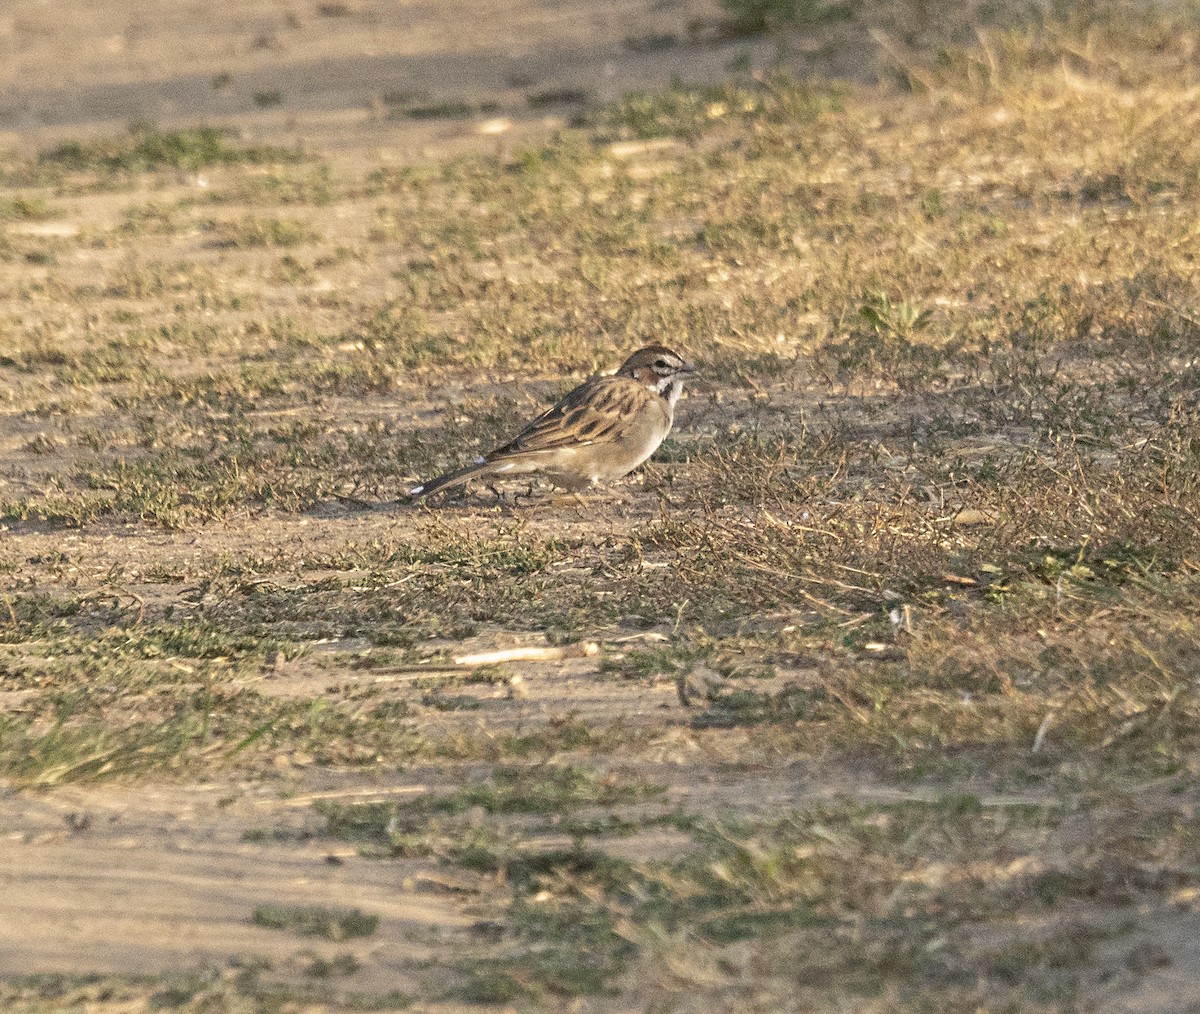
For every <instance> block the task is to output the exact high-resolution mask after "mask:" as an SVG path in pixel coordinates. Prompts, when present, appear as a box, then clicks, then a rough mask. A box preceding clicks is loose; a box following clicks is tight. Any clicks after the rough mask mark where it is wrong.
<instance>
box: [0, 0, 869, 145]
mask: <svg viewBox="0 0 1200 1014" xmlns="http://www.w3.org/2000/svg"><path fill="white" fill-rule="evenodd" d="M322 11H325V12H327V13H324V14H322V13H321V12H322ZM718 15H719V8H718V7H717V5H716V4H714V3H706V2H703V0H676V2H670V3H649V2H645V0H615V2H610V3H603V4H595V3H586V2H579V0H569V2H564V3H537V2H530V0H499V2H495V3H488V4H487V5H486V7H484V8H481V9H480V10H479V11H477V12H475V13H474V14H473V16H471V17H464V16H463V7H462V6H461V5H459V4H454V3H450V2H440V0H433V2H414V3H408V2H406V3H389V2H386V0H363V2H359V0H354V2H352V3H346V4H340V3H334V4H292V3H282V2H273V0H263V2H258V0H253V2H250V3H246V4H240V5H239V6H238V11H237V13H236V14H231V13H229V12H227V11H225V10H223V9H222V8H220V7H219V6H214V5H212V4H206V3H182V4H174V5H172V6H171V8H170V10H169V12H168V11H167V10H166V9H165V8H163V6H162V5H161V4H155V3H152V2H144V3H120V2H105V3H97V4H71V5H68V6H67V7H65V8H64V7H63V6H62V5H59V4H54V3H52V2H49V0H46V2H41V0H16V2H14V3H12V4H8V5H6V7H5V10H4V12H3V14H2V15H0V75H2V76H0V94H2V95H3V99H2V100H0V101H2V105H0V145H4V146H12V147H15V148H18V149H23V150H38V149H41V148H44V147H46V146H47V145H49V144H51V143H53V142H54V141H57V140H59V139H62V138H69V139H72V140H74V139H79V138H86V137H90V136H106V135H110V134H113V133H115V132H120V131H122V130H124V129H125V128H126V127H128V126H129V124H131V123H137V122H145V121H149V122H153V123H156V124H158V125H160V126H162V127H170V126H174V125H180V124H186V125H195V124H196V123H208V124H211V125H215V126H228V127H234V128H236V129H238V130H239V131H241V132H242V134H243V136H244V137H245V138H246V139H247V140H253V141H265V142H270V143H276V144H287V145H303V146H307V147H309V148H311V149H312V150H314V151H318V152H321V153H322V154H323V155H331V156H334V157H337V156H338V155H339V154H346V155H348V156H349V155H358V156H359V157H366V158H369V159H371V160H372V162H373V163H379V162H382V163H384V164H386V163H388V162H409V161H413V160H414V159H415V160H422V159H431V158H436V157H440V156H444V155H446V154H451V153H455V152H460V151H466V150H478V149H479V148H484V149H494V148H495V146H496V144H497V143H498V142H499V143H501V144H506V145H507V144H511V145H516V146H520V145H521V144H524V143H526V142H527V141H529V140H530V139H534V138H537V137H539V136H544V134H545V132H546V131H547V130H553V129H554V128H555V127H558V126H561V125H562V124H563V123H564V122H566V121H567V119H569V118H570V116H571V115H572V113H573V109H572V103H571V102H570V101H567V102H565V103H563V102H559V103H548V104H547V105H546V107H544V108H536V107H531V106H530V104H529V102H528V101H527V97H528V96H529V95H531V94H533V95H538V94H549V93H554V92H559V93H563V92H571V91H574V92H577V93H583V94H584V95H586V96H588V97H590V98H591V99H593V100H595V101H599V102H606V101H612V100H613V99H616V98H618V97H620V96H621V95H624V94H625V93H627V92H630V91H636V90H640V89H658V88H662V87H665V86H666V85H667V84H669V83H670V81H671V80H672V79H673V78H678V79H680V80H683V81H686V82H688V83H703V82H710V81H719V80H721V79H722V78H723V77H724V76H725V75H726V73H727V70H726V67H727V64H728V63H729V61H730V59H731V58H733V57H734V56H735V55H737V54H739V53H744V52H749V53H750V54H751V55H752V57H753V58H757V59H761V58H762V57H764V56H765V55H767V54H769V53H770V51H771V46H772V44H771V43H770V42H768V41H763V40H745V39H742V40H737V41H731V42H728V43H720V42H704V43H703V44H697V45H687V44H680V45H675V46H672V47H670V48H667V49H657V50H655V51H653V52H644V53H638V52H635V51H633V50H631V48H630V47H629V46H628V45H626V44H625V40H627V39H633V40H637V39H641V38H651V37H655V36H673V37H674V38H675V39H677V40H679V41H680V43H685V42H686V41H687V40H689V38H693V37H696V35H697V33H699V34H700V36H701V37H703V36H711V35H712V34H713V32H714V30H715V26H716V25H717V23H718V20H719V19H718ZM839 59H840V60H844V61H845V63H844V66H843V67H842V68H836V67H835V68H834V69H835V70H837V69H842V70H845V69H849V68H850V67H852V66H854V65H855V64H854V63H853V61H852V58H851V56H850V54H848V53H845V52H843V53H842V55H841V56H840V57H839ZM222 76H227V78H228V82H227V83H225V84H218V85H217V86H215V87H214V82H215V81H219V80H221V78H222ZM405 95H411V96H414V97H416V96H420V97H422V101H424V102H425V103H427V104H428V103H434V102H466V103H471V104H474V105H476V106H479V105H483V106H488V107H489V108H488V109H487V111H486V112H484V113H480V114H478V115H474V116H471V117H470V118H468V119H465V120H461V121H460V120H453V121H450V122H446V121H444V120H438V119H432V120H413V119H409V118H406V117H403V116H401V117H390V116H389V115H388V107H389V104H394V102H395V97H397V96H405ZM255 96H259V97H260V98H259V100H258V102H257V103H256V100H255ZM262 96H277V97H278V99H279V102H278V104H277V105H272V104H270V100H264V99H263V98H262ZM264 101H266V102H267V106H266V108H264V107H263V105H262V103H263V102H264Z"/></svg>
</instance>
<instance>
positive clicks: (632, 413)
mask: <svg viewBox="0 0 1200 1014" xmlns="http://www.w3.org/2000/svg"><path fill="white" fill-rule="evenodd" d="M695 372H696V365H695V363H693V362H691V361H690V360H687V359H684V358H683V356H681V355H680V354H679V353H678V352H675V351H673V350H671V349H669V348H667V347H666V346H665V345H647V346H646V347H645V348H642V349H638V350H637V351H636V352H635V353H633V355H631V356H630V357H629V358H628V359H626V360H625V362H624V363H622V364H621V367H620V369H618V370H617V372H616V373H613V374H611V375H609V376H599V377H592V378H591V379H590V380H586V381H584V382H583V383H582V384H580V385H579V386H578V387H577V388H575V390H573V391H571V392H570V394H568V395H567V396H566V397H565V398H563V400H562V401H560V402H559V403H558V404H557V405H555V406H554V407H553V408H551V409H548V410H547V411H545V412H543V413H542V414H541V415H540V416H538V417H537V418H536V419H534V420H533V422H531V423H530V424H529V425H528V426H526V427H525V428H524V429H523V430H521V432H520V433H518V434H517V436H516V437H514V438H513V439H512V440H510V441H509V442H508V443H506V444H502V445H501V446H499V447H497V448H496V449H495V450H494V451H492V452H490V453H489V454H486V455H485V456H484V457H482V458H479V459H478V460H477V461H476V462H475V463H474V464H473V465H468V466H467V467H466V468H460V469H458V470H457V471H454V472H448V473H447V474H446V475H441V476H438V477H437V478H436V479H430V480H429V481H428V482H425V483H422V484H421V485H419V486H414V487H413V488H412V489H410V490H409V491H408V495H409V496H410V497H412V498H413V499H421V500H423V499H424V498H426V497H429V496H432V495H433V494H434V493H438V492H441V491H442V490H445V489H452V488H453V487H455V486H461V485H462V484H463V483H466V482H469V481H470V480H471V479H478V478H483V477H485V476H497V477H500V478H507V477H509V476H515V475H527V474H530V473H533V472H536V473H539V474H541V475H542V476H544V477H545V478H546V479H548V480H550V482H552V483H553V484H554V485H556V486H559V487H562V488H564V489H568V490H574V491H579V490H582V489H586V488H588V487H589V486H599V485H601V484H603V483H607V482H611V481H613V480H614V479H619V478H621V477H622V476H624V475H628V474H629V473H630V472H632V471H633V470H634V469H635V468H637V467H638V465H640V464H642V463H643V462H644V461H645V460H646V459H647V458H649V457H650V455H652V454H653V453H654V452H655V451H656V450H658V445H659V444H661V443H662V442H663V440H664V439H665V438H666V435H667V434H668V433H669V432H670V431H671V424H672V423H673V422H674V421H675V403H676V402H677V401H679V395H680V394H681V393H682V391H683V382H684V380H685V379H686V378H687V377H688V376H690V375H691V374H692V373H695Z"/></svg>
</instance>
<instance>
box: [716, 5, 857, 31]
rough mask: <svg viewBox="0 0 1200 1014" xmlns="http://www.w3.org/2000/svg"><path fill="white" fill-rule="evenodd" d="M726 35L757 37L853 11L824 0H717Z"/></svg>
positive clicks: (851, 7) (847, 7)
mask: <svg viewBox="0 0 1200 1014" xmlns="http://www.w3.org/2000/svg"><path fill="white" fill-rule="evenodd" d="M721 6H722V7H723V8H724V9H725V12H726V15H727V19H726V21H725V25H724V27H725V30H726V31H727V32H728V33H729V34H730V35H758V34H760V33H762V32H766V31H779V30H781V29H784V28H790V27H793V26H797V25H817V24H820V23H821V22H824V21H831V20H835V19H841V18H846V17H848V16H849V15H850V13H851V11H852V10H853V6H852V5H851V4H849V3H829V2H827V0H721Z"/></svg>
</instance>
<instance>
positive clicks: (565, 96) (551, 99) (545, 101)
mask: <svg viewBox="0 0 1200 1014" xmlns="http://www.w3.org/2000/svg"><path fill="white" fill-rule="evenodd" d="M591 97H592V96H591V94H590V93H589V92H586V91H584V90H583V89H582V88H547V89H545V90H543V91H540V92H533V93H532V94H530V95H527V96H525V101H526V103H527V104H528V105H529V108H530V109H543V108H545V107H546V106H566V105H576V104H581V103H585V102H588V101H590V100H591Z"/></svg>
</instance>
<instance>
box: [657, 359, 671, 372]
mask: <svg viewBox="0 0 1200 1014" xmlns="http://www.w3.org/2000/svg"><path fill="white" fill-rule="evenodd" d="M654 368H655V369H656V370H669V369H670V368H671V364H670V363H668V362H667V361H666V360H665V359H656V360H655V361H654Z"/></svg>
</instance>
